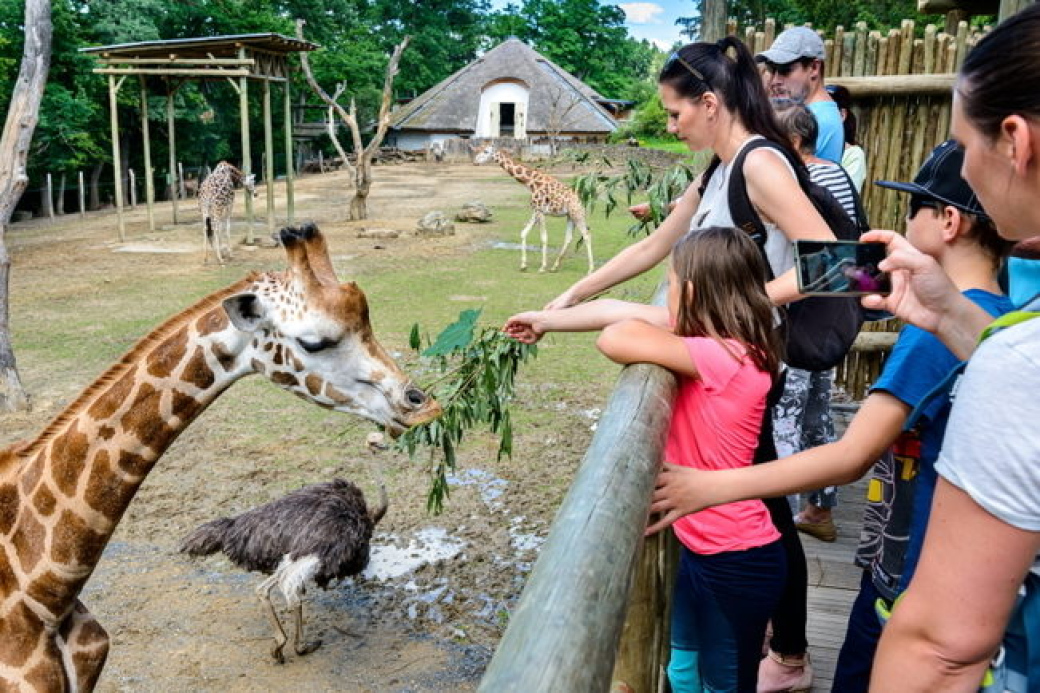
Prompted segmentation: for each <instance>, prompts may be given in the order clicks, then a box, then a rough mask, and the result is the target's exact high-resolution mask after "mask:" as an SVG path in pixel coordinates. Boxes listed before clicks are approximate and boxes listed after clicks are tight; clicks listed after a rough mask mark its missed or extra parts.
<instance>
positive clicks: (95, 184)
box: [87, 162, 105, 212]
mask: <svg viewBox="0 0 1040 693" xmlns="http://www.w3.org/2000/svg"><path fill="white" fill-rule="evenodd" d="M104 168H105V165H104V164H103V163H101V162H98V163H96V164H94V168H92V169H90V205H89V206H88V207H87V209H89V210H90V211H92V212H93V211H94V210H96V209H100V208H101V171H103V170H104Z"/></svg>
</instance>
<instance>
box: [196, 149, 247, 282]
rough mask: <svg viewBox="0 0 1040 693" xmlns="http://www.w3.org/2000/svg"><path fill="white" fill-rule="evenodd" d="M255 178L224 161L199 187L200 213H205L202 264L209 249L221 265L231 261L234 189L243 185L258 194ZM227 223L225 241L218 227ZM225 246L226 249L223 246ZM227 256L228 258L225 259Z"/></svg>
mask: <svg viewBox="0 0 1040 693" xmlns="http://www.w3.org/2000/svg"><path fill="white" fill-rule="evenodd" d="M255 180H256V177H255V176H254V175H253V174H252V173H250V174H249V175H248V176H247V175H245V174H244V173H242V172H241V171H239V170H238V169H237V168H235V167H234V166H232V165H231V164H229V163H228V162H226V161H221V162H220V163H219V164H217V167H216V168H215V169H213V172H212V173H211V174H209V175H208V176H206V180H204V181H202V185H200V186H199V211H200V212H202V262H203V264H205V263H207V262H209V250H210V248H211V247H212V248H213V254H214V255H216V256H217V262H219V263H220V264H221V265H223V264H224V262H225V261H226V260H230V259H231V213H232V212H233V211H234V209H235V186H236V185H238V184H240V183H241V184H242V187H244V188H245V189H246V190H247V191H249V194H251V195H255V194H256V188H255V187H254V183H255ZM221 223H223V224H224V238H223V239H221V237H220V227H219V225H220V224H221ZM222 246H223V247H222ZM225 253H226V256H225Z"/></svg>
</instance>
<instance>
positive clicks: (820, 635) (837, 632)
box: [801, 412, 869, 693]
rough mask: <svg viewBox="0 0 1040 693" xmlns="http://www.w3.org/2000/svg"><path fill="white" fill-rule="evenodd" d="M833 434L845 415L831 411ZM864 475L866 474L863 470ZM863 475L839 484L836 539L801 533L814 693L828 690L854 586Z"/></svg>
mask: <svg viewBox="0 0 1040 693" xmlns="http://www.w3.org/2000/svg"><path fill="white" fill-rule="evenodd" d="M836 419H837V421H836V423H837V424H838V426H837V428H838V435H841V431H843V430H844V426H843V425H842V424H844V422H845V418H844V417H843V416H842V415H840V414H838V413H837V412H836ZM868 478H869V475H868ZM866 489H867V480H866V479H861V480H860V481H857V482H856V483H854V484H849V485H848V486H842V487H841V490H840V491H839V495H838V507H837V508H836V509H835V512H834V521H835V523H836V524H837V526H838V540H837V541H835V542H833V543H826V542H822V541H819V540H818V539H815V538H814V537H811V536H809V535H807V534H802V535H801V536H802V545H803V546H804V547H805V558H806V562H807V563H808V567H809V624H808V628H807V635H808V639H809V652H810V654H811V656H812V663H813V668H814V669H815V670H816V676H815V678H814V680H813V691H814V693H825V692H826V691H829V690H831V682H832V680H833V677H834V664H835V662H836V660H837V658H838V650H839V649H840V648H841V643H842V640H843V639H844V638H845V624H846V621H847V620H848V615H849V609H850V607H851V606H852V601H853V599H855V598H856V593H857V592H858V591H859V582H860V577H861V575H862V573H863V571H862V570H860V569H859V568H857V567H856V566H855V565H853V563H852V557H853V555H854V554H855V552H856V546H857V544H858V543H859V531H860V525H861V524H862V519H863V506H864V505H865V504H866Z"/></svg>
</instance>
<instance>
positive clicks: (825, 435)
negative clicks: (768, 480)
mask: <svg viewBox="0 0 1040 693" xmlns="http://www.w3.org/2000/svg"><path fill="white" fill-rule="evenodd" d="M833 382H834V369H830V370H826V371H804V370H802V369H800V368H788V369H787V381H786V382H785V383H784V393H783V395H782V396H781V397H780V401H779V402H778V403H777V405H776V407H775V408H774V409H773V440H774V442H775V443H776V454H777V457H788V456H789V455H793V454H795V453H797V452H801V451H802V450H808V449H809V448H814V447H816V446H817V445H823V444H825V443H830V442H833V441H834V419H833V417H832V416H831V385H832V383H833ZM788 501H789V502H790V503H791V507H792V509H793V510H794V512H798V511H799V510H800V509H801V508H800V506H801V498H800V496H799V495H798V494H794V495H792V496H788ZM809 502H810V503H812V504H813V505H815V506H818V507H821V508H833V507H835V506H836V505H838V487H837V486H828V487H826V488H823V489H820V490H818V491H813V492H812V493H811V494H810V495H809Z"/></svg>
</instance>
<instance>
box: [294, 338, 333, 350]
mask: <svg viewBox="0 0 1040 693" xmlns="http://www.w3.org/2000/svg"><path fill="white" fill-rule="evenodd" d="M296 341H297V342H299V344H300V346H301V347H303V350H304V351H306V352H307V353H308V354H316V353H318V352H319V351H323V350H325V349H329V348H331V347H334V346H336V345H337V344H339V342H337V341H336V340H335V339H329V338H328V337H325V338H324V339H321V340H319V341H317V342H312V341H310V340H308V339H302V338H298V339H297V340H296Z"/></svg>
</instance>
